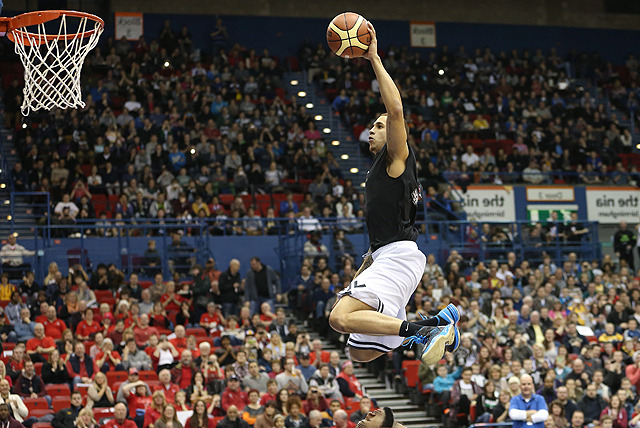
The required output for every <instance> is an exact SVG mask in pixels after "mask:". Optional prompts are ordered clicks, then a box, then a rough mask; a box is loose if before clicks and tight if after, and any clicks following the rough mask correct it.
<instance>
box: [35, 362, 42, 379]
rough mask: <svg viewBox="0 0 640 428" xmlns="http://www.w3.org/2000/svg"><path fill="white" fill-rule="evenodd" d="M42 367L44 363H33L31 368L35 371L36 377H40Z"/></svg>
mask: <svg viewBox="0 0 640 428" xmlns="http://www.w3.org/2000/svg"><path fill="white" fill-rule="evenodd" d="M43 365H44V363H33V368H34V369H35V370H36V374H37V375H38V376H41V375H42V366H43Z"/></svg>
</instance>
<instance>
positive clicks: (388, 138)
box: [329, 23, 460, 364]
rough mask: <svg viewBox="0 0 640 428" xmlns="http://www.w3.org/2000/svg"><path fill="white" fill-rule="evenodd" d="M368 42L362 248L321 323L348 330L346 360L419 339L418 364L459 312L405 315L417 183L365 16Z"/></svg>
mask: <svg viewBox="0 0 640 428" xmlns="http://www.w3.org/2000/svg"><path fill="white" fill-rule="evenodd" d="M367 26H368V29H369V33H370V34H371V44H370V45H369V50H368V51H367V53H366V54H365V56H364V57H365V58H367V59H368V60H369V61H370V62H371V65H372V66H373V71H374V72H375V75H376V78H377V79H378V84H379V86H380V95H381V96H382V101H383V102H384V106H385V108H386V110H387V112H386V113H384V114H382V115H381V116H380V117H378V119H376V121H375V123H374V124H373V127H372V128H371V129H370V130H369V149H370V151H371V152H372V153H373V154H374V155H375V158H374V160H373V164H372V166H371V169H370V170H369V172H368V173H367V179H366V187H365V195H366V210H365V211H366V223H367V229H368V232H369V242H370V245H371V247H370V249H369V253H368V255H367V256H366V258H365V260H364V262H363V264H362V266H361V267H360V269H358V271H357V272H356V276H355V278H354V280H353V281H352V282H351V284H349V286H348V287H347V288H345V289H344V290H342V291H341V292H340V293H339V294H338V299H339V300H338V301H337V303H336V304H335V306H334V307H333V309H332V311H331V315H330V316H329V323H330V324H331V327H332V328H333V329H334V330H336V331H338V332H340V333H345V334H346V333H349V334H350V336H349V340H348V341H347V345H348V346H349V355H350V357H351V359H352V360H354V361H360V362H368V361H372V360H374V359H376V358H378V357H379V356H381V355H382V354H386V353H387V352H389V351H391V350H393V349H395V348H397V347H398V346H400V345H401V344H402V343H403V338H405V339H404V344H410V343H414V342H416V343H421V344H424V345H426V346H425V347H424V351H423V353H422V361H424V362H425V364H435V363H436V362H437V361H439V360H440V359H441V358H442V357H443V355H444V351H445V347H447V350H448V351H450V352H453V351H454V350H455V348H457V344H458V332H457V327H456V323H457V322H458V320H459V318H460V316H459V313H458V310H457V309H456V307H455V306H454V305H449V306H447V307H446V308H445V309H443V310H442V311H440V313H438V315H436V316H435V317H433V318H429V319H423V320H420V321H417V322H407V321H406V319H407V314H406V311H405V306H406V305H407V303H408V302H409V299H410V298H411V295H412V294H413V292H414V291H415V289H416V288H417V286H418V283H419V281H420V279H421V278H422V274H423V272H424V266H425V264H426V257H425V255H424V254H423V253H422V252H421V251H420V250H419V249H418V246H417V244H416V239H417V238H418V231H417V229H416V228H415V227H414V224H415V220H416V211H417V204H418V202H419V200H420V199H421V198H422V189H421V187H420V184H419V183H418V179H417V166H416V158H415V156H414V154H413V151H412V150H411V148H410V147H409V145H408V143H407V133H408V131H407V125H406V122H405V120H404V115H403V110H402V99H401V97H400V92H399V91H398V88H396V85H395V84H394V82H393V80H392V79H391V76H389V74H388V73H387V71H386V70H385V68H384V66H383V65H382V61H381V60H380V57H379V56H378V52H377V45H378V41H377V38H376V32H375V30H374V28H373V25H371V23H367Z"/></svg>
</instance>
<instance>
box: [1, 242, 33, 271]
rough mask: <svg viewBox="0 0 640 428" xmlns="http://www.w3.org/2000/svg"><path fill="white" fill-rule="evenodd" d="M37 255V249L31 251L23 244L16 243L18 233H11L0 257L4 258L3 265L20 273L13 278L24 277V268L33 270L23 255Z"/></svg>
mask: <svg viewBox="0 0 640 428" xmlns="http://www.w3.org/2000/svg"><path fill="white" fill-rule="evenodd" d="M33 255H35V251H30V250H27V249H26V248H24V247H23V246H22V245H20V244H18V243H16V235H15V234H13V233H11V234H10V235H9V236H8V237H7V243H6V244H5V245H3V246H2V249H1V250H0V258H1V259H2V267H3V268H10V270H11V271H12V273H13V272H15V273H16V274H18V275H13V278H20V277H22V271H23V270H31V265H30V264H28V263H25V262H24V260H23V257H29V256H33Z"/></svg>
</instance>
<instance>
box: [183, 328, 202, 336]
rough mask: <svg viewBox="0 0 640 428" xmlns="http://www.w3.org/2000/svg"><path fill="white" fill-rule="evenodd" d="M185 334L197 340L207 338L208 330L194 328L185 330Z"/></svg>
mask: <svg viewBox="0 0 640 428" xmlns="http://www.w3.org/2000/svg"><path fill="white" fill-rule="evenodd" d="M185 333H186V335H187V336H192V335H193V336H195V337H196V338H198V337H206V336H207V330H205V329H204V328H202V327H193V328H188V329H186V330H185Z"/></svg>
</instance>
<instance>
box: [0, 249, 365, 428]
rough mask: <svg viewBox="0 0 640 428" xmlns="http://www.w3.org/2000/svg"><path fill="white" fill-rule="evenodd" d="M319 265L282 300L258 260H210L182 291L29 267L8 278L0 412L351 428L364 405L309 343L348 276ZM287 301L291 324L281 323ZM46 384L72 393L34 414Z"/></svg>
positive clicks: (357, 388) (345, 365) (341, 365)
mask: <svg viewBox="0 0 640 428" xmlns="http://www.w3.org/2000/svg"><path fill="white" fill-rule="evenodd" d="M8 245H11V246H12V247H14V252H15V251H16V249H15V247H17V245H18V244H17V243H16V242H13V244H8ZM5 255H6V254H5ZM18 256H19V255H17V253H14V254H13V257H18ZM319 265H320V267H319V268H317V269H316V268H314V267H313V265H312V263H311V262H306V263H305V264H304V268H303V270H302V272H301V276H300V277H299V278H297V279H296V280H295V281H294V283H296V284H298V285H300V288H298V287H297V286H296V287H295V293H288V295H286V294H283V293H282V292H281V284H280V278H279V276H278V274H277V273H276V272H275V271H274V270H273V269H272V268H271V267H270V266H267V265H265V264H263V263H262V262H261V261H260V260H259V259H258V258H256V257H254V258H253V259H252V260H251V263H250V266H249V268H248V269H247V270H246V272H242V271H241V269H240V262H239V261H238V260H235V259H234V260H232V261H231V262H230V263H229V266H228V268H227V269H225V270H224V271H220V270H218V269H217V268H216V266H215V260H213V259H209V260H208V261H207V263H206V265H205V267H204V268H202V267H200V266H197V265H196V266H195V267H194V268H193V269H192V271H190V278H192V279H191V280H188V281H184V280H183V281H182V282H174V280H173V279H168V280H167V278H163V276H162V274H161V273H158V274H157V275H156V276H155V278H154V280H153V281H142V280H140V279H139V276H138V274H137V273H133V274H131V275H130V276H129V277H128V278H126V277H125V275H124V274H123V273H122V272H120V271H118V270H117V269H116V268H115V267H114V266H109V267H107V266H104V265H100V266H99V267H98V268H97V269H96V271H95V272H92V273H91V274H90V275H89V274H87V273H86V272H85V271H84V270H83V269H82V268H81V267H79V266H75V267H74V268H73V269H70V270H69V272H68V273H67V274H66V275H63V274H62V272H60V271H59V270H58V267H57V265H55V263H52V264H51V265H50V266H49V272H48V275H47V276H46V278H45V280H44V283H42V284H39V283H37V282H35V281H34V278H33V277H34V275H33V272H32V271H27V272H26V273H25V276H24V278H22V281H19V280H11V281H10V280H9V274H8V273H6V272H5V273H3V274H2V281H0V303H1V304H0V306H2V308H3V309H0V334H1V342H0V344H1V345H2V348H3V349H4V351H10V352H8V353H6V354H5V355H3V356H2V357H0V378H1V379H2V380H1V381H0V405H1V404H3V403H5V404H9V413H10V417H11V418H14V419H16V420H17V421H18V422H20V423H22V424H24V425H25V426H27V427H29V426H31V425H32V424H34V423H37V422H50V423H51V424H52V425H53V426H54V427H55V428H62V427H65V428H66V427H70V426H74V423H75V426H83V427H95V426H97V424H98V423H101V424H102V423H105V424H106V426H109V427H111V426H113V427H123V426H124V427H135V426H137V427H139V428H147V427H156V426H173V427H174V428H176V427H179V426H182V425H181V424H180V422H179V421H178V419H176V417H177V416H179V415H181V413H179V412H182V411H189V410H193V412H194V413H193V415H192V416H190V419H189V420H188V421H187V422H186V425H185V426H189V427H191V426H207V427H214V426H218V427H222V428H224V427H249V426H255V427H282V426H286V427H302V428H306V427H309V428H319V427H324V426H339V427H341V428H347V427H351V428H353V427H354V426H355V425H354V421H357V420H359V419H358V418H360V419H361V418H362V417H363V415H366V414H367V413H368V412H369V411H370V410H371V409H372V408H373V406H375V402H374V403H372V400H370V399H368V397H366V396H365V391H364V390H363V388H362V386H361V385H360V383H359V382H358V379H357V377H356V376H355V375H354V373H353V364H352V363H351V362H350V361H349V360H345V359H341V357H340V354H339V353H338V352H336V351H332V352H329V351H326V350H323V343H322V342H321V341H320V340H318V339H315V340H312V339H311V337H310V334H309V333H310V332H311V330H310V328H314V329H315V330H317V331H319V332H323V333H326V330H327V325H328V322H327V311H328V310H329V308H330V307H331V303H330V302H329V300H331V299H334V300H335V293H336V292H337V291H339V290H340V289H342V287H343V285H344V283H348V282H349V281H350V278H351V277H352V276H353V271H354V269H352V268H351V267H349V266H350V261H347V262H346V264H345V267H344V268H343V272H342V273H341V274H338V273H332V272H331V270H330V269H329V268H328V267H327V264H326V262H324V263H322V262H321V263H319ZM347 265H348V266H347ZM23 267H24V265H23ZM308 272H314V275H313V276H311V275H309V274H307V273H308ZM340 275H341V276H340ZM176 280H177V281H180V277H179V276H178V277H176ZM298 299H299V300H298ZM298 302H302V303H303V304H302V305H300V307H299V308H298V311H297V312H296V314H297V315H298V316H299V317H290V318H289V319H287V317H286V307H287V304H288V305H289V306H291V307H298ZM321 302H322V304H321ZM276 305H278V306H277V308H276ZM291 313H294V312H291ZM305 325H308V326H309V329H307V328H305ZM45 385H46V386H45ZM52 385H53V386H59V385H65V386H68V387H69V390H68V391H71V395H70V402H69V407H65V408H64V409H62V410H59V411H57V412H48V413H47V412H45V413H35V411H34V407H33V401H34V400H38V399H43V400H45V401H44V403H46V404H45V406H49V407H52V408H55V407H54V405H55V402H56V400H57V399H58V397H57V396H56V397H52V396H51V395H52V393H51V390H50V387H51V386H52ZM67 394H68V392H67ZM66 397H69V395H66ZM52 403H53V404H52ZM109 408H113V409H112V410H109ZM85 409H86V411H85ZM2 418H3V415H2V408H1V407H0V419H2ZM85 418H86V420H85ZM96 418H97V419H104V421H102V422H100V421H96ZM83 424H84V425H83ZM163 424H164V425H163ZM171 424H172V425H171Z"/></svg>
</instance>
